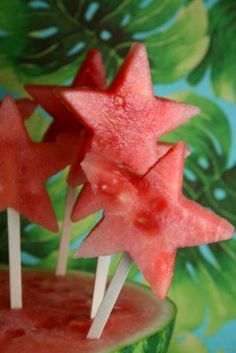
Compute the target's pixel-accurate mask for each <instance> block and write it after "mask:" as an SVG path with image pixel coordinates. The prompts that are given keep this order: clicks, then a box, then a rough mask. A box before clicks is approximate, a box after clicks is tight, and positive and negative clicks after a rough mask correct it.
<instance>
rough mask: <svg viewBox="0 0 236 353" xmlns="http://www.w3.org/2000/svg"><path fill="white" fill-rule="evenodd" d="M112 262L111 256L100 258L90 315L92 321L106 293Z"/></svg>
mask: <svg viewBox="0 0 236 353" xmlns="http://www.w3.org/2000/svg"><path fill="white" fill-rule="evenodd" d="M110 262H111V256H99V258H98V261H97V268H96V274H95V283H94V290H93V300H92V308H91V313H90V317H91V319H94V318H95V316H96V314H97V311H98V308H99V306H100V304H101V302H102V300H103V297H104V294H105V291H106V285H107V277H108V272H109V266H110Z"/></svg>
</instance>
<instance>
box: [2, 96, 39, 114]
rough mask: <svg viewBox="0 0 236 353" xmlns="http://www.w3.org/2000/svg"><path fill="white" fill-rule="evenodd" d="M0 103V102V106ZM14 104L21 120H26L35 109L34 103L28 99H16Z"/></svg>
mask: <svg viewBox="0 0 236 353" xmlns="http://www.w3.org/2000/svg"><path fill="white" fill-rule="evenodd" d="M1 104H2V102H1V101H0V106H1ZM16 104H17V106H18V109H19V110H20V113H21V115H22V117H23V119H28V118H29V117H30V116H31V114H32V113H33V111H34V110H35V108H36V103H35V102H34V101H32V100H31V99H28V98H22V99H17V100H16Z"/></svg>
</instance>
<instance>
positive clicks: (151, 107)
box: [61, 44, 199, 174]
mask: <svg viewBox="0 0 236 353" xmlns="http://www.w3.org/2000/svg"><path fill="white" fill-rule="evenodd" d="M61 95H62V98H63V99H64V101H65V103H66V104H67V105H68V106H69V107H70V108H71V109H72V111H74V113H75V114H76V115H77V116H78V117H80V118H81V121H83V123H84V124H85V125H86V126H88V127H89V129H91V130H92V131H93V133H94V134H93V136H92V140H91V151H93V152H96V153H99V154H101V155H102V156H105V157H106V158H109V159H111V160H113V161H115V162H117V163H122V164H123V165H125V166H126V167H128V168H130V169H132V170H133V171H134V172H136V173H139V174H144V173H145V172H146V171H147V170H148V169H149V168H150V167H151V165H153V164H154V163H155V162H156V160H157V159H158V151H157V148H156V141H157V140H158V139H159V138H160V137H161V136H163V135H164V134H166V133H167V132H169V131H172V130H173V129H175V128H176V127H178V126H179V125H181V124H183V123H184V122H186V121H188V120H189V119H190V118H191V117H192V116H194V115H196V114H197V113H198V112H199V110H198V108H196V107H194V106H192V105H189V104H184V103H180V102H175V101H171V100H168V99H163V98H159V97H154V92H153V87H152V81H151V74H150V68H149V63H148V57H147V53H146V49H145V47H144V46H143V45H141V44H136V45H134V46H133V47H132V48H131V50H130V52H129V54H128V56H127V57H126V59H125V61H124V63H123V65H122V66H121V68H120V70H119V72H118V74H117V76H116V77H115V79H114V80H113V82H112V83H111V85H110V86H109V87H108V89H106V90H105V91H103V92H102V91H100V92H99V91H94V90H91V89H83V90H79V89H73V88H72V89H66V90H62V91H61ZM137 157H138V158H137Z"/></svg>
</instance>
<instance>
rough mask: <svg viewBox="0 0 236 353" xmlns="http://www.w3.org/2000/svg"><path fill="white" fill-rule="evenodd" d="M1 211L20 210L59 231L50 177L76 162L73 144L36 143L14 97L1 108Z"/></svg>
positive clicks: (36, 220)
mask: <svg viewBox="0 0 236 353" xmlns="http://www.w3.org/2000/svg"><path fill="white" fill-rule="evenodd" d="M0 130H1V135H0V149H1V155H0V165H1V168H0V211H3V210H4V209H6V208H8V207H12V208H14V209H16V210H18V211H19V212H20V213H21V214H23V215H24V216H25V217H27V218H28V219H29V220H31V221H32V222H34V223H37V224H39V225H42V226H44V227H46V228H48V229H50V230H52V231H57V221H56V217H55V214H54V211H53V208H52V205H51V202H50V199H49V196H48V194H47V191H46V189H45V187H44V184H45V182H46V180H47V179H48V178H49V177H50V176H52V175H54V174H56V173H57V172H59V171H60V170H61V169H63V168H64V167H65V166H66V165H68V164H70V163H72V162H73V161H74V159H75V156H76V152H77V149H76V148H75V147H74V146H72V145H68V146H67V145H66V146H65V145H64V144H59V143H58V144H56V143H54V144H52V143H33V142H32V141H31V140H30V139H29V136H28V134H27V132H26V129H25V126H24V123H23V120H22V117H21V115H20V112H19V110H18V109H17V106H16V104H15V103H14V101H13V100H12V99H11V98H8V97H7V98H5V100H4V102H3V103H2V105H1V107H0Z"/></svg>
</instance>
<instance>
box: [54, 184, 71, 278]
mask: <svg viewBox="0 0 236 353" xmlns="http://www.w3.org/2000/svg"><path fill="white" fill-rule="evenodd" d="M75 201H76V188H74V187H71V186H68V189H67V193H66V201H65V210H64V216H63V223H62V234H61V239H60V246H59V254H58V259H57V266H56V275H57V276H64V275H65V274H66V269H67V261H68V253H69V245H70V236H71V228H72V222H71V212H72V209H73V206H74V204H75Z"/></svg>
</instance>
